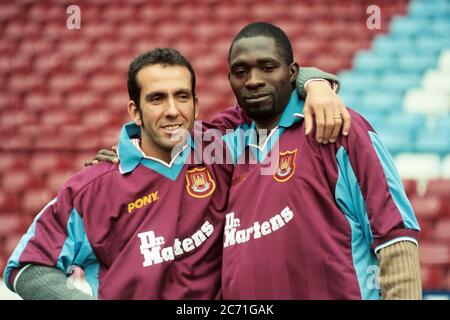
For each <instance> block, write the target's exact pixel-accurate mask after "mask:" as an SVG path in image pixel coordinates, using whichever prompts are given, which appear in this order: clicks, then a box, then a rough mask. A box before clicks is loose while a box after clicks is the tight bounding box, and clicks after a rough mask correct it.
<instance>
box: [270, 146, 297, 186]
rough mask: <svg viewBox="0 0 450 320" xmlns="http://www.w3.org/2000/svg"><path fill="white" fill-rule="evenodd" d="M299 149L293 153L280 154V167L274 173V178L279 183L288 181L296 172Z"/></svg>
mask: <svg viewBox="0 0 450 320" xmlns="http://www.w3.org/2000/svg"><path fill="white" fill-rule="evenodd" d="M296 157H297V149H295V150H293V151H286V152H280V156H279V157H278V166H277V168H276V169H275V171H274V173H273V178H274V179H275V180H276V181H278V182H286V181H288V180H289V179H290V178H291V177H292V176H293V175H294V172H295V159H296Z"/></svg>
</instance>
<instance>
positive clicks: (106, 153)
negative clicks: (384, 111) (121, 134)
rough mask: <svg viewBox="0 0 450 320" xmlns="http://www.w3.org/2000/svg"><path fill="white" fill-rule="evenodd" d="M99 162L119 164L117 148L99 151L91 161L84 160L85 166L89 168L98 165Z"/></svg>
mask: <svg viewBox="0 0 450 320" xmlns="http://www.w3.org/2000/svg"><path fill="white" fill-rule="evenodd" d="M101 161H107V162H111V163H119V157H118V156H117V147H116V146H113V147H112V148H111V150H109V149H100V150H99V151H98V153H97V155H96V156H95V158H94V159H92V160H86V161H85V162H84V165H85V166H91V165H94V164H99V163H100V162H101Z"/></svg>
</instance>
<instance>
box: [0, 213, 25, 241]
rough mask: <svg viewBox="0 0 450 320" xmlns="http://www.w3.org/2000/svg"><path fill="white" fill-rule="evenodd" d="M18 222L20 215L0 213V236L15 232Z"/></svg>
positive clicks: (18, 225)
mask: <svg viewBox="0 0 450 320" xmlns="http://www.w3.org/2000/svg"><path fill="white" fill-rule="evenodd" d="M20 224H21V223H20V216H18V215H17V214H2V215H0V238H1V237H4V236H7V235H10V234H15V233H17V232H18V229H19V227H20Z"/></svg>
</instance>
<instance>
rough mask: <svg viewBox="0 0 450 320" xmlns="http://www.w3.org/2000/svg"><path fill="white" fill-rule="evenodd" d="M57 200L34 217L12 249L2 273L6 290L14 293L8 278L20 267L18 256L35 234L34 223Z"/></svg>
mask: <svg viewBox="0 0 450 320" xmlns="http://www.w3.org/2000/svg"><path fill="white" fill-rule="evenodd" d="M57 200H58V199H57V198H54V199H53V200H51V201H50V202H49V203H47V205H46V206H45V207H44V208H43V209H42V210H41V211H40V212H39V213H38V214H37V215H36V217H35V218H34V220H33V223H32V224H31V226H30V227H29V228H28V230H27V233H25V235H23V237H22V238H21V239H20V241H19V244H18V245H17V247H16V248H15V249H14V251H13V253H12V255H11V257H10V258H9V260H8V263H7V265H6V268H5V271H4V273H3V281H4V282H5V284H6V286H7V287H8V289H10V290H12V291H14V288H11V286H10V285H9V277H10V275H11V271H12V270H13V269H15V268H17V267H20V263H19V261H20V256H21V255H22V253H23V251H24V250H25V247H26V246H27V244H28V242H29V241H30V239H31V238H33V237H34V235H35V232H36V223H37V221H38V220H39V219H40V217H41V216H42V214H43V213H44V212H45V210H47V208H48V207H50V206H51V205H53V204H55V203H56V201H57Z"/></svg>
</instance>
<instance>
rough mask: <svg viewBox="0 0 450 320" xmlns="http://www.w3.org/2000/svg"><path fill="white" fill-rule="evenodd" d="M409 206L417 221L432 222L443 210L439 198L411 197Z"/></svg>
mask: <svg viewBox="0 0 450 320" xmlns="http://www.w3.org/2000/svg"><path fill="white" fill-rule="evenodd" d="M410 200H411V205H412V207H413V209H414V212H415V214H416V215H417V217H418V218H419V219H426V220H434V219H436V218H437V217H439V216H440V215H441V214H442V211H443V210H444V209H445V208H444V204H443V202H442V200H441V199H440V198H439V197H417V196H416V197H412V198H411V199H410Z"/></svg>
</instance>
